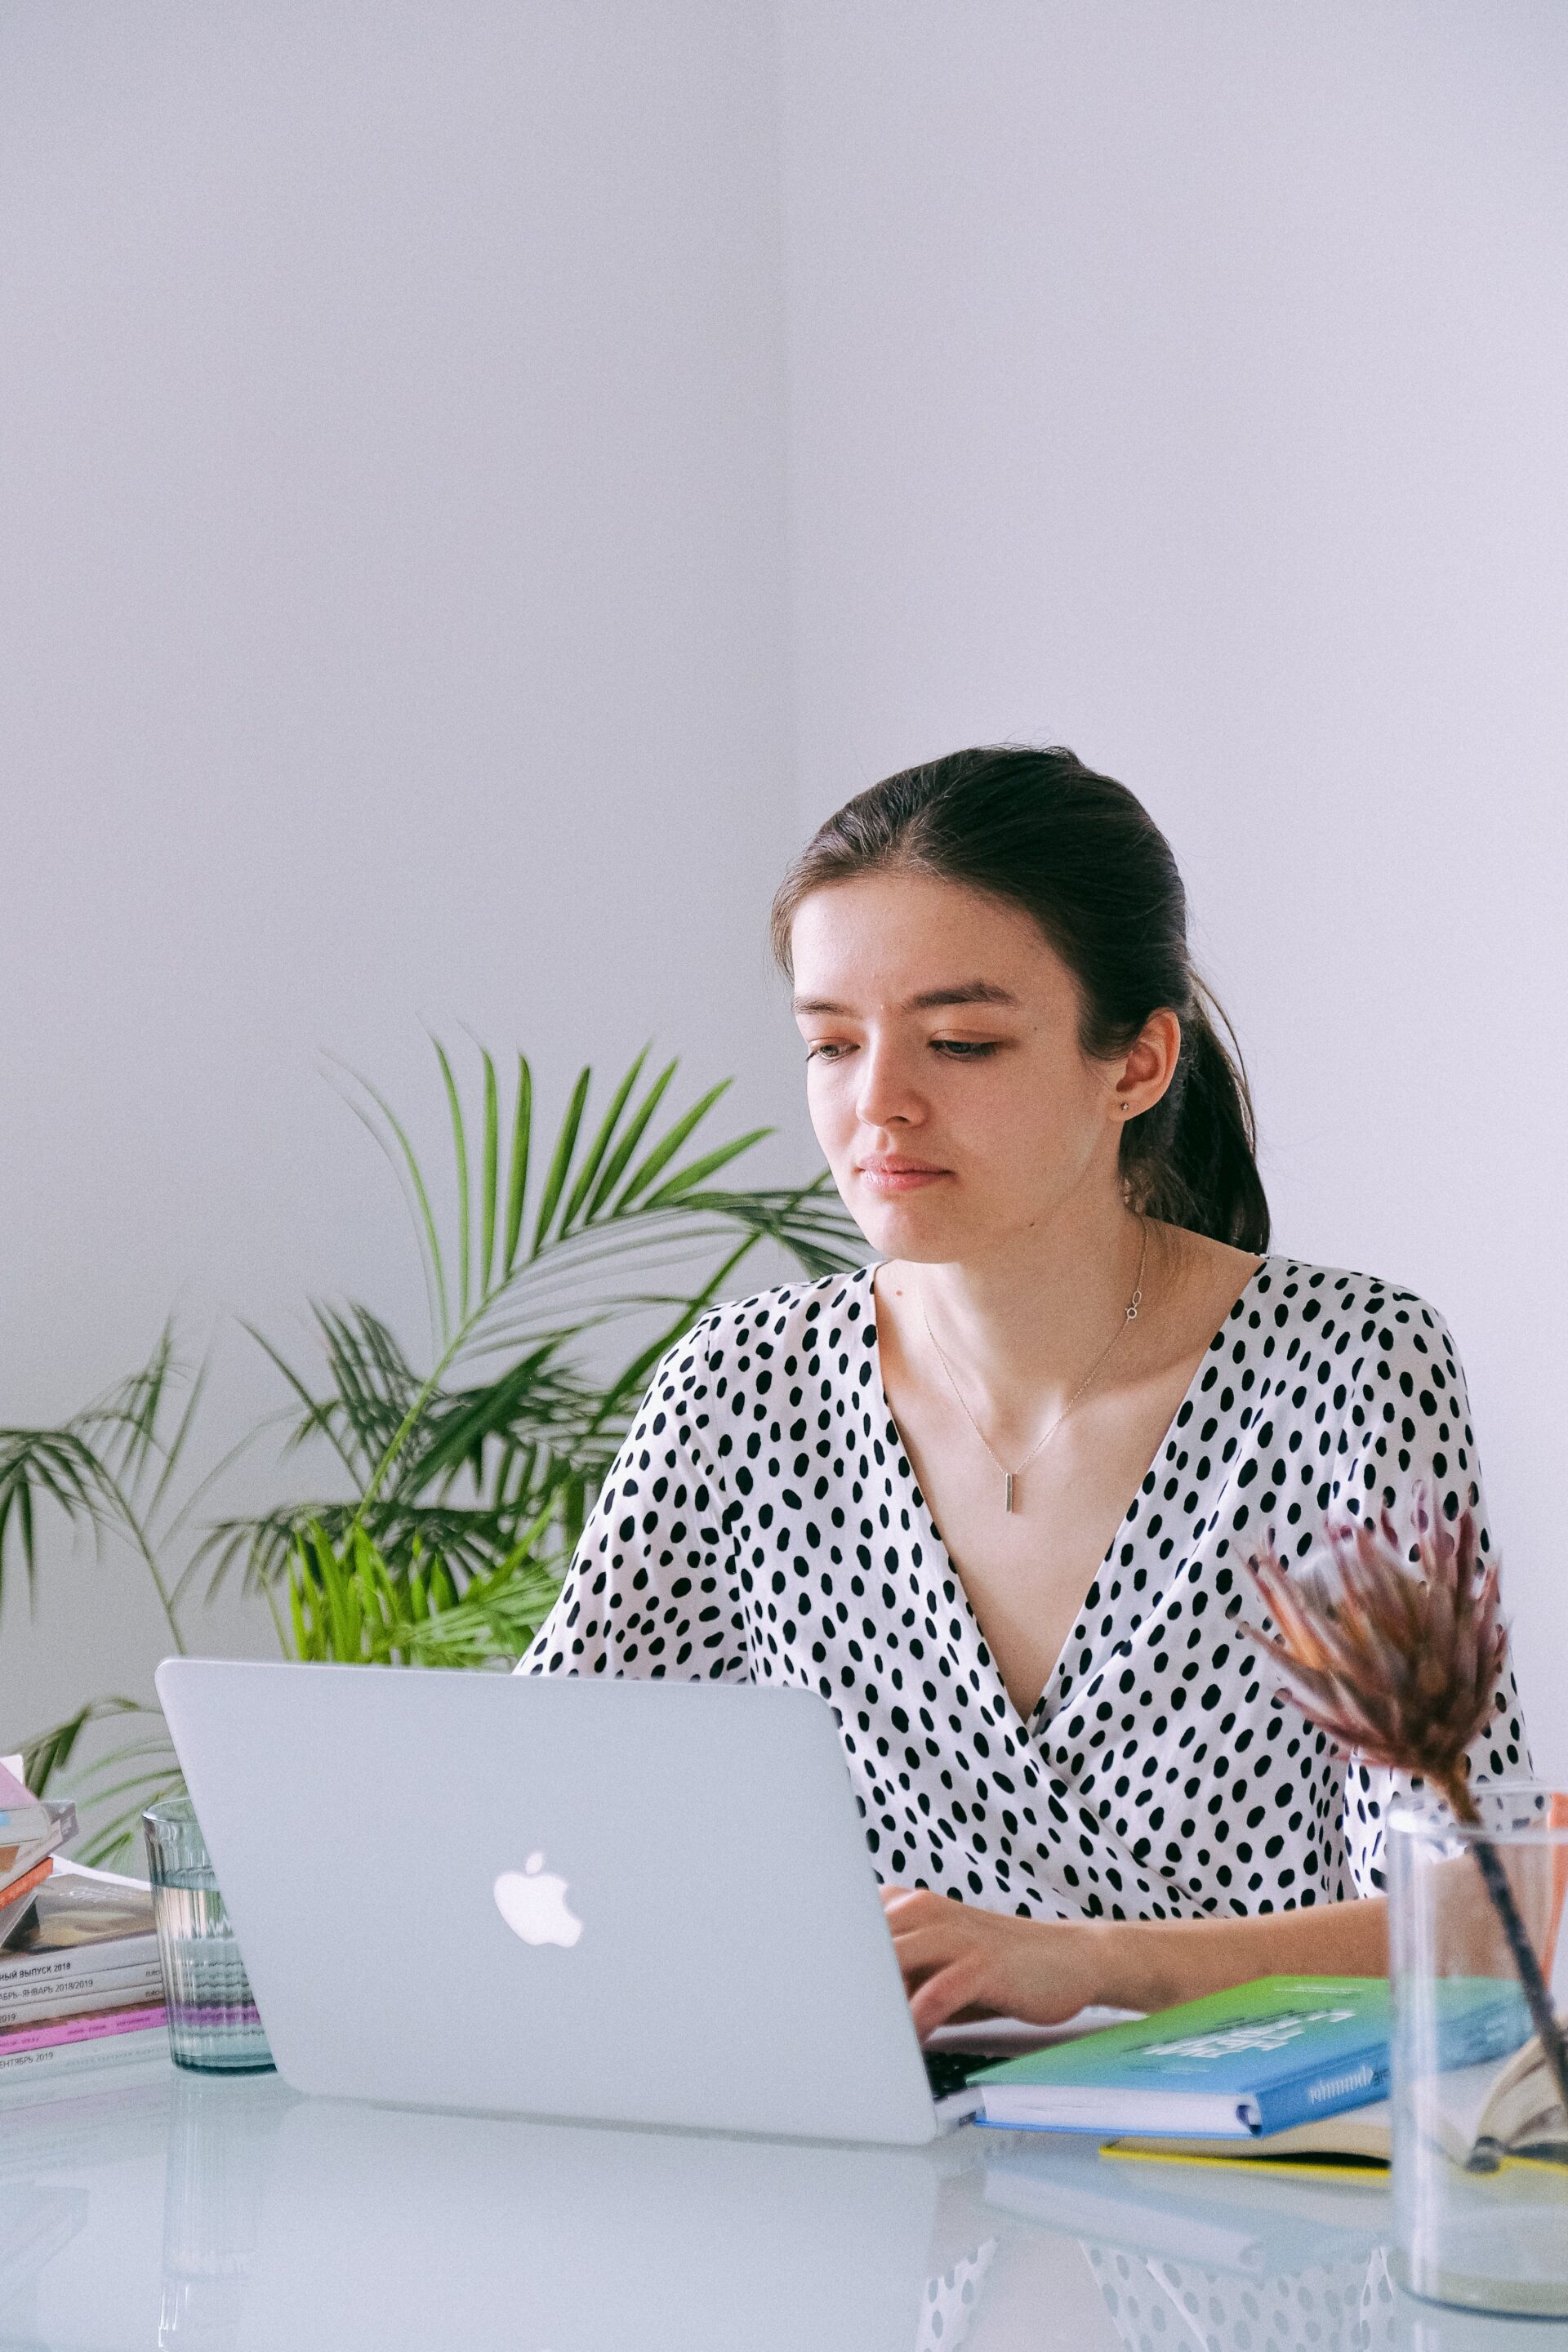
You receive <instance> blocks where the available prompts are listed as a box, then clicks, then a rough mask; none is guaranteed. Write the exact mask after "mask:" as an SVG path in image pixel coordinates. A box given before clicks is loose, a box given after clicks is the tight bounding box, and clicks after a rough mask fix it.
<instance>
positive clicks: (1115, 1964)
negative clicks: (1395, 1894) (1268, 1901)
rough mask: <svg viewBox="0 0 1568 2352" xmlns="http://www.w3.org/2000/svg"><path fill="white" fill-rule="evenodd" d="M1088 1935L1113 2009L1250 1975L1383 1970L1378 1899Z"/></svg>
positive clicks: (1166, 2000) (1164, 2000)
mask: <svg viewBox="0 0 1568 2352" xmlns="http://www.w3.org/2000/svg"><path fill="white" fill-rule="evenodd" d="M1094 1932H1095V1934H1096V1936H1097V1937H1099V1938H1100V1939H1101V1941H1102V1945H1103V1958H1102V1980H1103V1982H1104V1985H1105V1988H1106V1989H1105V1990H1104V1991H1103V1992H1102V1993H1100V1995H1099V1996H1098V1997H1099V1999H1100V2000H1101V2001H1103V2002H1104V2003H1105V2004H1106V2005H1107V2006H1108V2007H1110V2008H1113V2009H1142V2010H1153V2009H1170V2008H1172V2007H1173V2005H1174V2004H1175V2003H1176V2002H1177V2001H1179V2000H1197V1999H1198V1998H1199V1997H1200V1995H1202V1994H1204V1993H1209V1992H1225V1991H1226V1990H1228V1989H1229V1988H1230V1987H1231V1986H1232V1985H1239V1984H1247V1983H1248V1982H1249V1981H1250V1979H1252V1978H1254V1977H1275V1976H1314V1977H1328V1976H1342V1977H1381V1976H1386V1974H1387V1973H1388V1905H1387V1902H1386V1900H1385V1898H1384V1896H1382V1895H1374V1896H1370V1897H1368V1898H1367V1899H1365V1900H1364V1901H1360V1902H1354V1901H1352V1902H1349V1903H1331V1904H1325V1905H1324V1906H1322V1908H1321V1909H1320V1910H1310V1911H1273V1912H1270V1913H1268V1915H1267V1916H1265V1917H1262V1918H1254V1919H1177V1920H1172V1921H1165V1920H1163V1919H1140V1920H1136V1921H1133V1922H1131V1923H1128V1924H1125V1925H1124V1924H1121V1923H1115V1924H1112V1923H1109V1922H1103V1923H1097V1925H1096V1927H1095V1931H1094Z"/></svg>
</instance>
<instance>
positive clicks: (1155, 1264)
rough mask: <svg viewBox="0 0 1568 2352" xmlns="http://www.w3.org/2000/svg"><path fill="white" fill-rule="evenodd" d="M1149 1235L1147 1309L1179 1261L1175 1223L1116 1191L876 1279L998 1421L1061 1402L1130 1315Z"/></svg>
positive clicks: (912, 1329)
mask: <svg viewBox="0 0 1568 2352" xmlns="http://www.w3.org/2000/svg"><path fill="white" fill-rule="evenodd" d="M1145 1237H1147V1240H1148V1255H1147V1259H1146V1261H1145V1262H1144V1265H1143V1274H1142V1291H1143V1297H1144V1302H1145V1311H1147V1309H1148V1308H1149V1307H1152V1305H1153V1304H1154V1303H1155V1301H1156V1299H1157V1297H1158V1296H1159V1294H1160V1293H1162V1292H1164V1291H1168V1289H1169V1288H1170V1286H1171V1284H1172V1281H1173V1277H1174V1276H1175V1275H1176V1273H1177V1259H1176V1247H1177V1245H1176V1244H1175V1240H1174V1234H1173V1228H1171V1227H1169V1226H1155V1225H1148V1224H1146V1223H1145V1222H1144V1221H1143V1219H1142V1218H1140V1217H1138V1216H1135V1215H1134V1214H1133V1213H1131V1211H1130V1210H1129V1209H1127V1208H1126V1207H1125V1206H1124V1205H1123V1203H1122V1202H1121V1201H1120V1200H1118V1199H1114V1198H1113V1199H1111V1200H1110V1201H1109V1202H1104V1203H1098V1202H1097V1203H1093V1204H1089V1203H1086V1204H1084V1205H1082V1206H1081V1207H1078V1208H1076V1209H1075V1210H1074V1211H1073V1212H1071V1213H1068V1212H1064V1213H1062V1214H1060V1215H1059V1216H1058V1217H1057V1218H1054V1219H1053V1220H1052V1222H1051V1223H1050V1225H1049V1226H1048V1227H1044V1228H1039V1229H1037V1230H1036V1231H1034V1232H1033V1233H1031V1234H1027V1235H1026V1236H1024V1237H1023V1238H1022V1240H1021V1241H1020V1238H1019V1237H1018V1236H1016V1235H1014V1236H1009V1240H1008V1245H1007V1247H1006V1249H1005V1252H1003V1251H998V1252H997V1253H996V1254H995V1255H994V1256H990V1257H978V1258H973V1259H966V1260H963V1261H960V1262H954V1263H948V1264H942V1265H911V1264H908V1263H902V1262H900V1263H895V1264H893V1265H889V1266H887V1267H884V1268H883V1269H882V1271H881V1273H880V1276H879V1290H880V1292H881V1294H882V1296H883V1297H887V1295H888V1293H889V1290H890V1291H891V1293H892V1294H893V1301H892V1303H894V1311H895V1312H896V1313H897V1314H898V1316H899V1318H900V1324H901V1325H902V1327H903V1328H902V1330H901V1332H900V1337H901V1339H902V1340H903V1343H904V1348H905V1350H906V1352H910V1351H911V1350H912V1351H913V1352H915V1353H917V1354H918V1353H921V1352H924V1351H923V1349H921V1341H922V1340H924V1341H925V1342H927V1344H928V1345H931V1344H932V1343H934V1346H935V1347H936V1348H938V1349H940V1350H941V1353H942V1355H943V1356H945V1357H946V1359H947V1360H948V1363H949V1364H950V1365H951V1366H952V1370H954V1371H955V1372H957V1373H958V1374H959V1376H960V1378H961V1379H962V1380H963V1383H964V1387H965V1391H966V1392H967V1393H968V1395H969V1396H970V1397H971V1399H972V1401H973V1404H974V1405H975V1406H979V1407H984V1408H986V1409H987V1410H988V1412H989V1413H990V1415H991V1418H992V1421H993V1422H994V1423H998V1424H1000V1423H1006V1422H1009V1421H1011V1420H1012V1419H1013V1418H1014V1416H1015V1415H1016V1413H1017V1412H1019V1411H1020V1408H1022V1409H1023V1411H1024V1412H1025V1415H1026V1419H1028V1420H1029V1421H1030V1422H1033V1421H1034V1420H1035V1419H1037V1416H1038V1414H1039V1412H1041V1411H1042V1410H1046V1411H1049V1410H1050V1409H1051V1408H1053V1407H1055V1408H1056V1409H1058V1410H1060V1409H1061V1408H1062V1407H1063V1406H1064V1405H1065V1404H1066V1402H1067V1401H1068V1398H1069V1397H1070V1396H1071V1395H1072V1393H1073V1392H1074V1391H1075V1390H1076V1389H1077V1388H1078V1386H1079V1382H1080V1381H1082V1379H1083V1376H1084V1370H1085V1367H1086V1366H1087V1365H1088V1364H1089V1363H1090V1362H1091V1361H1092V1360H1093V1359H1094V1358H1095V1357H1096V1356H1097V1355H1098V1354H1099V1353H1100V1350H1101V1349H1103V1348H1104V1347H1105V1345H1106V1342H1107V1341H1108V1339H1111V1338H1112V1337H1114V1336H1115V1335H1116V1333H1117V1331H1118V1329H1119V1327H1120V1325H1121V1322H1122V1320H1123V1318H1125V1315H1126V1311H1127V1307H1128V1304H1129V1301H1130V1300H1131V1296H1132V1291H1133V1288H1134V1286H1135V1285H1136V1284H1137V1283H1138V1281H1139V1265H1140V1261H1141V1259H1142V1256H1143V1247H1144V1241H1145Z"/></svg>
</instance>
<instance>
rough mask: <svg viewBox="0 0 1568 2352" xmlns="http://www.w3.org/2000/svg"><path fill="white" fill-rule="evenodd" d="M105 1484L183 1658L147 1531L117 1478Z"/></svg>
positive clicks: (181, 1637)
mask: <svg viewBox="0 0 1568 2352" xmlns="http://www.w3.org/2000/svg"><path fill="white" fill-rule="evenodd" d="M105 1483H106V1485H107V1486H108V1488H109V1491H110V1494H111V1495H112V1496H113V1497H114V1500H115V1503H116V1506H117V1507H118V1508H119V1511H120V1515H121V1517H122V1519H123V1520H124V1522H125V1525H126V1527H127V1528H129V1530H130V1532H131V1536H132V1540H133V1542H134V1543H135V1546H136V1549H137V1550H138V1551H139V1552H140V1553H141V1555H142V1559H143V1560H144V1561H145V1562H146V1564H147V1573H148V1575H149V1576H150V1577H151V1578H152V1580H153V1586H154V1589H155V1590H156V1591H157V1595H158V1598H159V1600H160V1601H162V1603H163V1614H164V1616H165V1617H166V1618H167V1619H168V1621H169V1632H170V1633H171V1635H172V1636H173V1638H174V1647H175V1649H176V1650H177V1651H178V1652H179V1654H180V1656H181V1657H182V1658H183V1657H184V1655H185V1654H186V1652H185V1637H184V1634H183V1633H181V1631H180V1621H179V1619H178V1617H176V1616H175V1614H174V1595H173V1594H172V1593H171V1591H169V1588H168V1586H167V1585H166V1584H165V1583H164V1581H163V1570H161V1569H160V1568H159V1566H158V1559H157V1555H156V1553H155V1552H154V1551H153V1547H152V1545H151V1544H150V1543H149V1542H148V1540H147V1531H146V1529H145V1528H143V1526H142V1522H141V1520H140V1519H139V1518H138V1517H137V1516H136V1514H135V1512H134V1511H133V1510H132V1507H131V1505H130V1502H129V1500H128V1499H127V1497H126V1496H125V1494H124V1491H123V1490H122V1488H121V1484H120V1481H119V1480H118V1478H113V1477H108V1476H107V1475H106V1479H105Z"/></svg>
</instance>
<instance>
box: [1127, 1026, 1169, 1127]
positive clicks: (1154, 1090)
mask: <svg viewBox="0 0 1568 2352" xmlns="http://www.w3.org/2000/svg"><path fill="white" fill-rule="evenodd" d="M1181 1051H1182V1024H1181V1023H1180V1022H1179V1021H1178V1020H1177V1018H1176V1016H1175V1014H1174V1013H1172V1012H1169V1011H1165V1010H1162V1011H1160V1012H1158V1013H1151V1014H1150V1015H1149V1018H1148V1020H1147V1021H1145V1023H1144V1024H1143V1026H1142V1030H1141V1031H1140V1033H1139V1034H1138V1037H1137V1039H1136V1040H1135V1042H1134V1044H1133V1045H1132V1046H1131V1050H1130V1052H1129V1053H1128V1055H1127V1058H1126V1060H1125V1061H1124V1062H1122V1063H1121V1066H1120V1067H1119V1068H1118V1070H1117V1072H1116V1081H1115V1096H1116V1102H1117V1107H1118V1108H1119V1109H1124V1110H1125V1111H1126V1113H1127V1115H1128V1117H1129V1118H1136V1117H1137V1116H1138V1114H1139V1113H1140V1112H1141V1111H1146V1110H1152V1109H1153V1108H1154V1105H1155V1104H1156V1103H1157V1102H1158V1101H1159V1099H1160V1097H1161V1096H1162V1095H1163V1094H1164V1093H1165V1092H1166V1091H1167V1089H1168V1088H1169V1087H1170V1084H1171V1081H1172V1079H1173V1077H1174V1076H1175V1075H1176V1063H1177V1061H1178V1059H1179V1058H1180V1055H1181Z"/></svg>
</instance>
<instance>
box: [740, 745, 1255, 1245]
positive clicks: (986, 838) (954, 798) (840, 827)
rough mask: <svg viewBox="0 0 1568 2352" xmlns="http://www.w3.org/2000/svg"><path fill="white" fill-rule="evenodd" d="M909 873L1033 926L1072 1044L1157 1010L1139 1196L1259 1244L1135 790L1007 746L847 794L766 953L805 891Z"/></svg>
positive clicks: (1163, 873) (1214, 1044) (1210, 1030)
mask: <svg viewBox="0 0 1568 2352" xmlns="http://www.w3.org/2000/svg"><path fill="white" fill-rule="evenodd" d="M900 869H901V870H903V871H905V872H907V873H913V874H929V875H934V876H937V877H940V878H942V880H944V881H948V882H962V883H964V884H967V886H968V887H970V888H971V889H972V890H982V891H984V892H985V893H986V894H987V895H988V896H989V897H991V898H999V899H1003V900H1005V902H1006V903H1007V904H1008V905H1009V906H1013V907H1018V908H1022V909H1023V911H1024V912H1025V913H1026V914H1027V915H1030V916H1032V917H1033V918H1034V919H1035V921H1036V922H1037V924H1038V925H1039V927H1040V929H1041V930H1042V931H1043V932H1044V934H1045V936H1046V938H1047V940H1049V942H1050V944H1051V946H1052V947H1053V948H1054V949H1055V950H1056V952H1057V953H1058V955H1059V956H1060V957H1061V959H1062V961H1063V962H1064V963H1065V964H1066V965H1067V967H1068V971H1071V972H1072V974H1073V976H1074V978H1075V979H1076V980H1077V982H1078V984H1079V991H1080V992H1081V996H1082V1000H1083V1014H1082V1019H1081V1022H1080V1024H1079V1044H1080V1045H1081V1046H1082V1049H1083V1051H1084V1052H1085V1053H1086V1054H1087V1055H1089V1056H1090V1057H1091V1058H1093V1059H1094V1060H1096V1061H1110V1060H1112V1059H1113V1058H1115V1057H1116V1056H1117V1055H1121V1054H1125V1053H1126V1052H1127V1051H1128V1050H1129V1048H1130V1047H1131V1045H1132V1044H1133V1042H1134V1041H1135V1039H1136V1038H1137V1036H1138V1034H1139V1033H1140V1032H1141V1030H1142V1027H1143V1024H1144V1023H1145V1022H1146V1021H1147V1020H1148V1019H1149V1017H1150V1015H1151V1013H1157V1012H1160V1011H1161V1010H1162V1009H1168V1010H1169V1011H1171V1012H1172V1013H1175V1015H1176V1017H1177V1019H1178V1020H1179V1021H1180V1022H1181V1024H1182V1051H1181V1057H1180V1059H1179V1061H1178V1063H1177V1065H1176V1071H1175V1076H1173V1079H1172V1082H1171V1085H1170V1087H1168V1088H1167V1090H1166V1092H1165V1093H1164V1095H1163V1097H1161V1099H1160V1101H1159V1102H1157V1103H1156V1104H1155V1105H1154V1107H1153V1108H1152V1110H1148V1111H1145V1112H1144V1113H1143V1115H1142V1118H1132V1119H1129V1120H1128V1122H1127V1125H1126V1127H1125V1129H1123V1131H1122V1137H1121V1178H1122V1182H1123V1185H1124V1187H1125V1189H1126V1193H1127V1198H1128V1200H1129V1202H1131V1205H1132V1206H1133V1207H1134V1208H1136V1209H1139V1210H1141V1211H1142V1213H1144V1214H1145V1215H1147V1216H1151V1217H1159V1218H1161V1219H1163V1220H1164V1221H1165V1222H1166V1223H1170V1224H1173V1225H1184V1226H1185V1227H1187V1228H1188V1229H1189V1231H1191V1232H1193V1233H1199V1234H1208V1235H1209V1236H1210V1238H1211V1239H1213V1240H1215V1241H1219V1242H1229V1243H1231V1244H1234V1245H1235V1246H1236V1247H1237V1248H1238V1249H1247V1250H1255V1251H1257V1252H1258V1253H1259V1254H1261V1253H1262V1252H1263V1251H1265V1250H1266V1249H1267V1248H1268V1201H1267V1199H1266V1198H1265V1196H1264V1191H1263V1180H1262V1178H1261V1177H1260V1176H1259V1175H1258V1161H1257V1159H1256V1156H1255V1155H1256V1150H1257V1129H1256V1126H1255V1123H1254V1119H1253V1113H1252V1097H1251V1095H1250V1094H1249V1092H1248V1090H1247V1076H1246V1073H1245V1072H1244V1070H1243V1068H1242V1066H1241V1059H1240V1055H1239V1054H1238V1053H1237V1052H1235V1051H1231V1050H1227V1048H1226V1045H1225V1044H1224V1043H1222V1040H1221V1036H1220V1030H1221V1028H1223V1029H1224V1031H1225V1033H1226V1036H1227V1037H1229V1039H1230V1042H1231V1046H1232V1047H1233V1048H1234V1046H1235V1042H1236V1040H1235V1033H1234V1031H1233V1030H1232V1029H1231V1026H1230V1024H1229V1022H1228V1021H1226V1017H1225V1014H1224V1013H1223V1012H1221V1010H1220V1008H1219V1006H1218V1005H1217V1004H1216V1003H1215V1001H1214V999H1213V997H1212V996H1210V994H1209V993H1208V992H1207V990H1206V989H1205V987H1204V985H1203V982H1201V981H1200V980H1199V979H1198V977H1197V975H1196V973H1195V972H1194V970H1193V968H1192V964H1191V962H1190V961H1189V960H1188V955H1187V899H1186V892H1185V891H1184V888H1183V887H1182V877H1181V876H1180V874H1179V873H1178V872H1177V870H1176V861H1175V859H1174V857H1173V856H1172V855H1171V845H1170V844H1169V842H1168V841H1167V840H1166V839H1165V836H1164V835H1163V833H1162V832H1161V831H1160V828H1159V826H1158V825H1157V824H1155V823H1154V821H1153V819H1152V817H1151V816H1150V814H1149V813H1148V811H1147V810H1146V809H1145V808H1144V807H1143V805H1142V802H1141V801H1139V800H1138V799H1137V798H1136V797H1135V796H1134V794H1132V793H1130V792H1129V791H1128V789H1127V787H1126V785H1125V784H1119V783H1117V782H1114V781H1113V779H1112V778H1110V776H1100V775H1096V773H1095V772H1094V771H1093V769H1092V768H1086V767H1085V766H1084V764H1083V762H1082V761H1081V760H1079V759H1078V758H1077V757H1076V756H1075V754H1074V753H1073V752H1071V751H1063V750H1061V749H1059V748H1058V749H1055V750H1051V751H1034V750H1031V749H1029V748H1028V747H1026V746H1022V745H1011V744H1004V745H1000V746H996V747H994V748H983V749H980V750H976V751H950V752H949V753H948V754H947V756H946V757H945V758H944V759H941V760H931V761H928V762H927V763H926V765H925V766H923V767H920V768H906V769H905V770H904V771H903V772H902V773H901V774H900V775H897V776H889V777H887V778H885V779H884V781H883V782H881V783H879V784H873V785H872V787H871V789H870V791H869V792H865V793H859V794H858V795H857V797H856V798H855V799H854V800H852V801H847V802H846V803H845V804H844V806H843V807H842V808H841V809H840V810H838V812H837V814H836V815H834V816H830V817H829V818H828V820H827V822H826V824H824V825H823V826H821V828H820V829H819V830H818V832H817V833H816V835H814V836H813V838H812V839H811V840H810V841H809V842H808V843H807V844H806V846H805V849H804V850H803V851H802V852H801V854H800V856H798V857H797V858H796V860H795V864H794V866H792V867H791V868H790V870H789V872H788V874H786V875H785V877H784V881H783V882H782V883H781V884H780V886H779V891H778V896H777V897H776V898H775V899H774V900H773V950H774V953H775V954H776V955H777V957H778V960H779V961H780V963H781V964H782V965H783V966H784V970H785V971H789V969H790V947H789V942H790V929H791V926H792V924H793V923H794V920H795V910H796V908H798V907H799V905H800V903H801V900H802V899H803V898H805V897H806V896H807V895H808V893H809V892H811V891H813V890H819V889H821V888H823V887H826V885H829V884H831V883H834V882H847V881H848V880H849V879H850V878H851V877H852V876H855V875H857V874H868V873H875V872H878V871H888V870H891V871H894V872H897V871H899V870H900Z"/></svg>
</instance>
